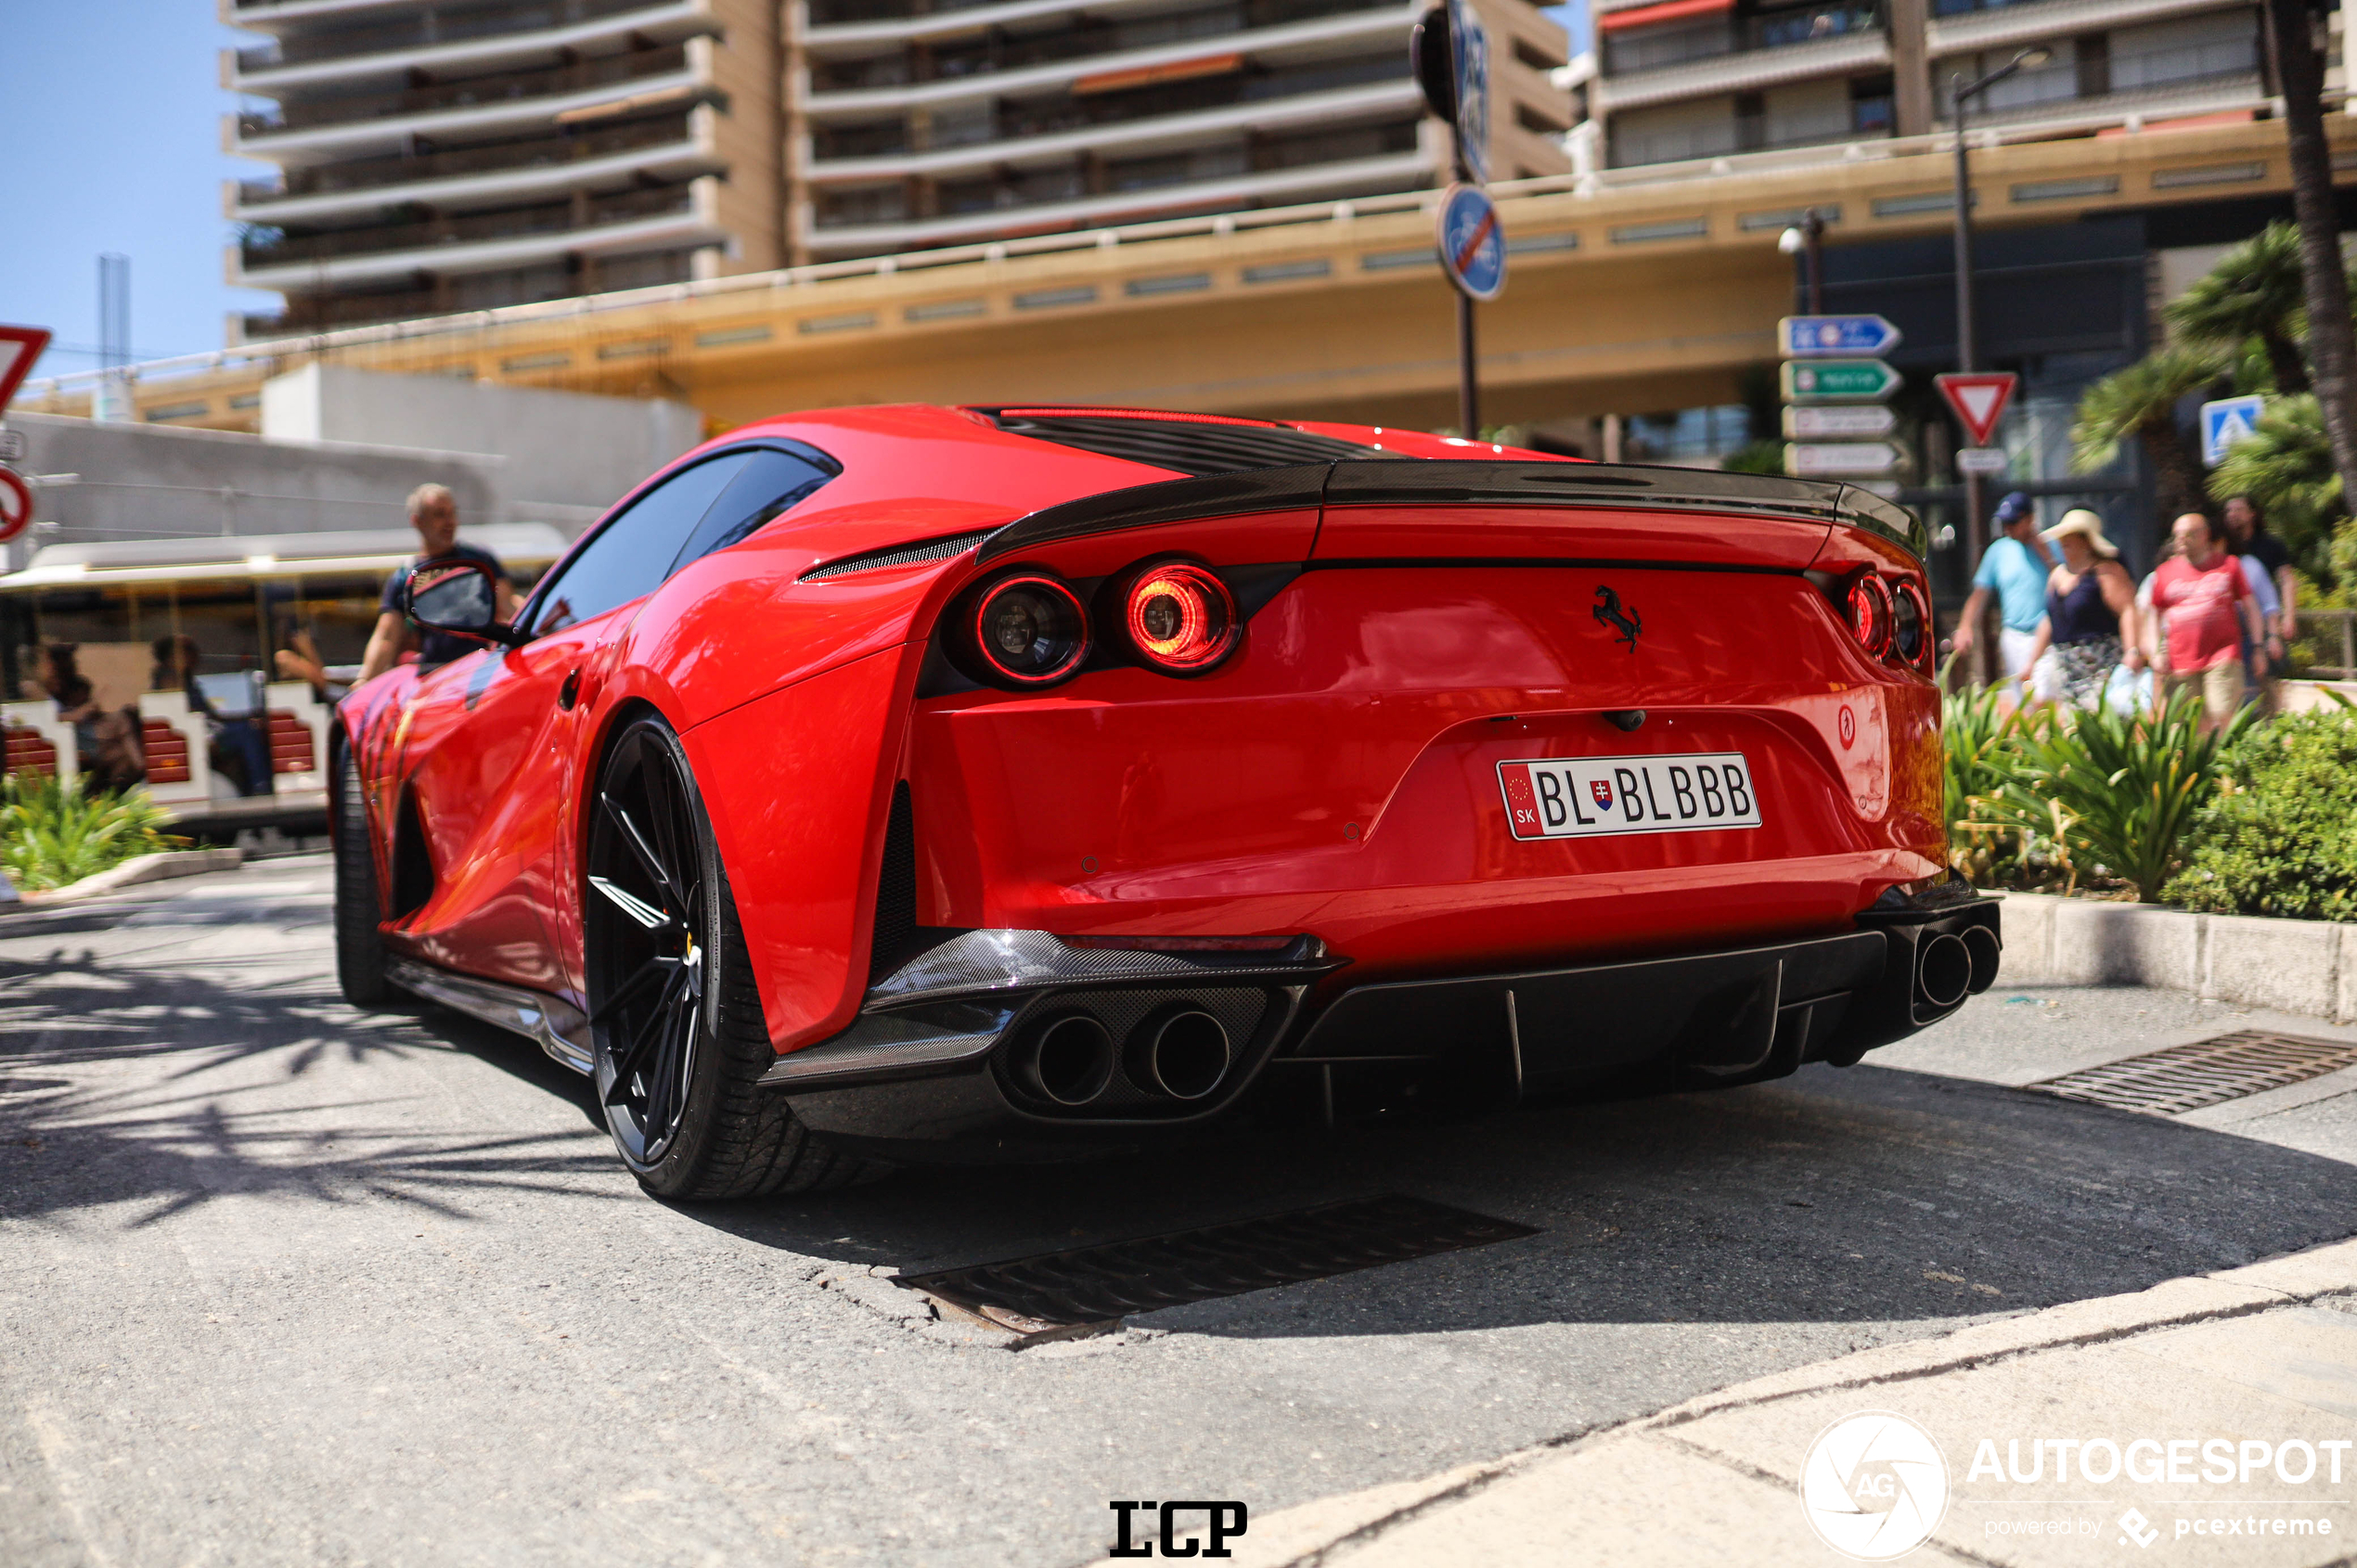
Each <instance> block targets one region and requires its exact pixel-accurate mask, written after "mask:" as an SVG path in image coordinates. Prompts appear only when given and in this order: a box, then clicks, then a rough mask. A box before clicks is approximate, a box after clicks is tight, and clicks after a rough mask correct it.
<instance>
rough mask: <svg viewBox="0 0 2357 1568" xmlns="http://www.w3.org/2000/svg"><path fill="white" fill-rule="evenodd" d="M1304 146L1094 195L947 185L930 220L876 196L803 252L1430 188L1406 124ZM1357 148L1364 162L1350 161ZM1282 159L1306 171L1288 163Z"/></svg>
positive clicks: (1071, 187)
mask: <svg viewBox="0 0 2357 1568" xmlns="http://www.w3.org/2000/svg"><path fill="white" fill-rule="evenodd" d="M1319 141H1324V142H1325V143H1326V145H1325V147H1324V148H1322V149H1320V150H1322V151H1323V152H1324V153H1327V154H1339V155H1340V156H1333V157H1331V158H1330V159H1320V157H1318V156H1317V155H1316V153H1315V152H1313V150H1312V148H1311V147H1310V146H1309V145H1307V144H1312V143H1315V142H1319ZM1302 142H1303V144H1304V145H1297V146H1295V147H1293V148H1283V147H1282V146H1279V147H1270V148H1259V149H1254V148H1245V147H1243V146H1233V147H1228V148H1203V149H1199V150H1196V151H1191V152H1177V153H1172V154H1169V155H1167V156H1166V157H1163V158H1157V159H1140V160H1134V161H1130V165H1129V166H1128V167H1127V168H1126V169H1125V168H1122V167H1121V166H1119V165H1114V164H1108V165H1106V166H1104V167H1103V170H1102V173H1101V176H1100V177H1101V178H1103V179H1106V180H1108V181H1113V180H1118V181H1119V182H1121V183H1120V184H1119V185H1118V186H1117V187H1115V188H1110V189H1106V190H1101V191H1090V190H1088V189H1087V188H1086V186H1087V184H1088V182H1087V180H1086V179H1085V178H1084V177H1083V176H1082V175H1081V174H1079V172H1078V171H1077V170H1073V169H1065V170H1039V171H1033V172H1029V173H1026V174H1020V175H1017V176H1015V177H1013V178H1011V179H1004V180H994V181H986V182H985V181H978V182H973V183H972V185H971V186H962V187H961V186H948V185H945V186H943V187H942V188H941V193H940V194H941V199H942V201H943V203H944V204H945V206H947V205H949V204H952V203H954V204H955V206H956V208H957V210H955V211H947V212H937V213H935V214H934V215H932V216H926V217H913V216H908V215H905V213H906V210H905V208H895V207H894V206H893V205H891V204H890V199H891V195H892V194H894V193H897V192H900V191H902V190H904V189H905V187H893V192H892V193H882V192H880V193H876V194H878V195H879V196H881V197H883V198H884V199H883V200H880V201H878V202H877V203H875V204H873V205H872V206H869V207H867V208H864V209H863V207H862V206H861V205H860V204H859V203H858V202H857V200H856V199H838V200H836V201H834V202H831V203H830V204H829V205H828V207H827V208H826V209H825V210H824V211H823V212H821V214H820V215H819V221H818V225H817V226H816V227H815V228H814V229H813V231H812V233H811V235H810V244H811V248H812V249H813V250H814V251H818V252H819V253H821V254H823V255H826V256H872V255H885V254H892V253H895V252H898V251H917V250H924V249H927V248H930V247H933V246H939V245H955V244H960V243H963V242H967V241H973V240H983V239H990V238H1005V237H1010V236H1014V235H1024V234H1050V233H1056V232H1061V231H1063V230H1066V229H1075V228H1091V227H1096V226H1098V225H1103V224H1107V223H1118V222H1127V221H1133V220H1134V221H1143V220H1145V219H1148V218H1152V217H1164V216H1177V215H1181V214H1185V213H1191V212H1222V211H1233V210H1237V209H1244V208H1251V207H1256V206H1271V205H1277V204H1281V203H1282V202H1285V201H1295V200H1301V201H1306V200H1312V199H1320V198H1324V197H1336V198H1340V197H1346V196H1366V195H1373V194H1376V193H1378V192H1384V191H1397V190H1412V189H1415V188H1417V187H1418V186H1424V185H1429V184H1430V183H1432V179H1433V176H1434V168H1433V165H1432V162H1431V160H1430V159H1429V157H1428V156H1427V155H1426V154H1425V153H1424V152H1423V150H1422V148H1421V147H1420V145H1419V143H1418V141H1417V128H1416V123H1415V122H1413V121H1402V122H1399V123H1398V124H1397V126H1389V127H1385V126H1376V127H1369V128H1367V129H1366V130H1363V131H1351V132H1338V133H1328V134H1327V136H1326V137H1325V138H1303V139H1302ZM1353 148H1357V149H1359V155H1358V156H1350V155H1349V154H1350V152H1351V151H1352V149H1353ZM1289 159H1295V160H1302V161H1285V160H1289ZM845 194H846V196H847V197H848V196H851V195H852V193H845Z"/></svg>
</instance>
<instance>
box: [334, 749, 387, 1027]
mask: <svg viewBox="0 0 2357 1568" xmlns="http://www.w3.org/2000/svg"><path fill="white" fill-rule="evenodd" d="M331 755H332V757H333V764H332V765H333V767H334V770H335V771H334V772H333V773H332V774H330V775H329V778H331V779H332V780H333V782H334V786H335V790H334V799H333V802H332V805H331V810H332V813H333V819H332V823H331V826H332V827H333V829H334V836H333V838H332V840H331V842H332V843H333V844H334V846H335V873H336V895H335V912H336V984H337V986H338V988H339V989H341V991H342V992H343V999H344V1000H345V1001H347V1002H350V1003H351V1004H352V1005H353V1006H354V1007H355V1008H366V1009H379V1008H381V1007H383V1006H385V1005H386V1004H387V1002H388V1001H390V1000H391V999H392V996H393V984H392V982H390V981H388V980H387V979H386V978H385V946H384V939H383V937H381V936H380V935H379V934H378V924H379V922H380V921H381V920H382V919H384V901H383V900H382V899H381V898H380V897H379V896H378V893H377V852H376V846H375V845H374V844H373V843H371V842H369V838H368V803H367V799H366V797H365V796H364V795H363V794H362V792H361V786H360V763H359V759H358V758H356V757H354V755H353V754H352V742H351V741H350V740H349V739H346V738H344V737H343V736H341V735H338V736H337V737H336V738H335V741H334V745H333V749H332V752H331Z"/></svg>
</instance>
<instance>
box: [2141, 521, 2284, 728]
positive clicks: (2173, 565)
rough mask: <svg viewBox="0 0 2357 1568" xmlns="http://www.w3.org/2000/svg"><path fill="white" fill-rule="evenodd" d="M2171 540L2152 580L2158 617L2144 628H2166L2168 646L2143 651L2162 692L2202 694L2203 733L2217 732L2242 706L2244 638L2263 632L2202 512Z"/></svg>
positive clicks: (2236, 568) (2246, 589) (2254, 605)
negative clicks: (2170, 550)
mask: <svg viewBox="0 0 2357 1568" xmlns="http://www.w3.org/2000/svg"><path fill="white" fill-rule="evenodd" d="M2170 534H2171V536H2173V537H2174V538H2175V539H2176V541H2177V553H2176V554H2175V555H2174V556H2171V557H2170V559H2167V560H2164V561H2162V562H2161V563H2160V567H2159V569H2158V570H2157V571H2156V572H2154V573H2153V575H2152V602H2153V609H2154V610H2156V611H2157V612H2158V613H2157V614H2155V615H2153V616H2152V617H2150V618H2149V619H2148V620H2147V621H2146V622H2145V624H2146V625H2147V626H2148V627H2149V626H2153V625H2155V624H2156V623H2158V624H2159V625H2161V626H2162V627H2164V628H2165V629H2166V631H2167V633H2168V637H2169V645H2168V647H2167V649H2148V650H2147V657H2148V658H2149V659H2150V660H2151V662H2152V665H2153V668H2155V669H2157V670H2159V671H2161V672H2162V673H2163V674H2162V679H2163V681H2164V682H2165V686H2164V688H2163V689H2164V691H2166V692H2168V693H2170V694H2173V693H2175V692H2178V691H2194V692H2197V693H2199V694H2200V696H2201V700H2202V711H2203V712H2202V723H2203V726H2204V727H2205V728H2209V729H2215V728H2217V727H2218V726H2220V725H2222V724H2224V723H2225V722H2226V721H2227V720H2228V719H2229V718H2232V717H2233V716H2234V713H2235V708H2237V707H2239V706H2240V705H2241V703H2242V700H2243V661H2242V640H2243V634H2244V632H2245V631H2246V630H2248V633H2249V635H2250V636H2252V637H2253V638H2254V639H2263V638H2264V637H2265V636H2266V630H2265V628H2264V627H2262V626H2261V625H2260V619H2259V606H2258V602H2257V601H2256V600H2255V599H2253V598H2251V595H2250V585H2249V584H2248V582H2246V581H2245V580H2244V578H2243V572H2242V563H2241V562H2240V561H2238V560H2236V559H2235V558H2234V556H2232V555H2230V554H2229V553H2227V551H2226V549H2225V548H2224V543H2225V541H2224V538H2223V535H2222V533H2221V531H2220V529H2219V527H2218V524H2217V523H2215V522H2213V521H2210V520H2209V518H2208V517H2206V516H2205V515H2203V514H2202V513H2200V512H2187V513H2186V514H2185V515H2184V516H2183V517H2181V518H2179V519H2178V520H2177V521H2176V522H2175V523H2174V524H2173V525H2172V526H2171V527H2170ZM2146 635H2147V636H2149V635H2151V634H2150V633H2149V632H2148V633H2147V634H2146Z"/></svg>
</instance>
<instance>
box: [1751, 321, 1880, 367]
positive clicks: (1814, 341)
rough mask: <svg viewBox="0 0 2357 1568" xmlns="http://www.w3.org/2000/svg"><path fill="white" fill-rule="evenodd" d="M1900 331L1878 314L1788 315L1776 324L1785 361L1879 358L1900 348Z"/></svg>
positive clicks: (1778, 339) (1777, 339)
mask: <svg viewBox="0 0 2357 1568" xmlns="http://www.w3.org/2000/svg"><path fill="white" fill-rule="evenodd" d="M1899 337H1900V333H1899V328H1896V327H1893V326H1892V325H1891V324H1890V323H1889V322H1887V321H1886V320H1884V319H1883V318H1882V317H1881V316H1879V315H1788V316H1785V317H1784V319H1783V320H1782V321H1779V322H1778V323H1776V341H1777V342H1778V343H1779V344H1780V345H1781V346H1782V347H1783V350H1784V357H1785V358H1786V359H1811V358H1821V357H1823V356H1826V355H1847V356H1852V357H1863V358H1869V359H1872V358H1877V357H1879V356H1881V355H1883V354H1886V353H1889V352H1890V351H1891V350H1893V349H1895V348H1897V347H1898V346H1899Z"/></svg>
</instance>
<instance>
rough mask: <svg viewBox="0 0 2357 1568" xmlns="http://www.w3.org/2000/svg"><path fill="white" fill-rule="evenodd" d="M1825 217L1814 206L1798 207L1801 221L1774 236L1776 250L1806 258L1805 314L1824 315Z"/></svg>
mask: <svg viewBox="0 0 2357 1568" xmlns="http://www.w3.org/2000/svg"><path fill="white" fill-rule="evenodd" d="M1824 238H1825V218H1824V214H1823V213H1822V212H1818V211H1817V209H1816V208H1814V207H1807V208H1803V209H1802V210H1801V214H1800V222H1798V223H1797V224H1795V225H1793V226H1792V227H1790V228H1788V229H1786V230H1784V233H1783V234H1781V235H1778V236H1777V237H1776V249H1777V250H1779V251H1783V252H1784V254H1785V255H1787V256H1801V255H1805V256H1807V258H1808V269H1809V277H1808V294H1807V297H1806V300H1805V304H1806V307H1807V314H1809V315H1824V314H1825V251H1824V243H1823V242H1824Z"/></svg>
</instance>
